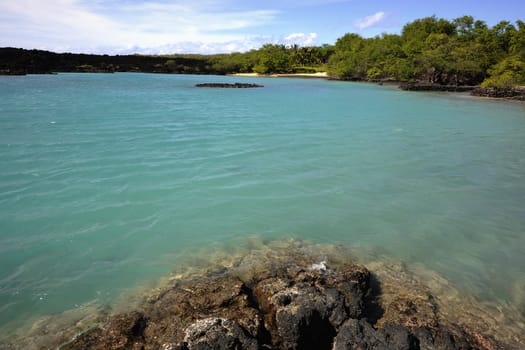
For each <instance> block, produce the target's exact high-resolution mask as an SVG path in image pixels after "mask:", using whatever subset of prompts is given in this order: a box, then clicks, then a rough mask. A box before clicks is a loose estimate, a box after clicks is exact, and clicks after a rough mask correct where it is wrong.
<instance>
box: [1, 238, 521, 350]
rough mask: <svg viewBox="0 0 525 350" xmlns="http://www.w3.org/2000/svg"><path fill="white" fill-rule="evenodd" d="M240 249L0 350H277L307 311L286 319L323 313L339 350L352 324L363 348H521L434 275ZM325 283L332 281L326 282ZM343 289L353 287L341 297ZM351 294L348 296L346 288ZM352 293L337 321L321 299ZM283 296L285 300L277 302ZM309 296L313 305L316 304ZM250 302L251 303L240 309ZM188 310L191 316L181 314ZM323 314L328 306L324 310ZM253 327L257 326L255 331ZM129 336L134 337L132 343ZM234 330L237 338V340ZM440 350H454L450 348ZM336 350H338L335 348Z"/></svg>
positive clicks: (271, 246) (495, 316)
mask: <svg viewBox="0 0 525 350" xmlns="http://www.w3.org/2000/svg"><path fill="white" fill-rule="evenodd" d="M242 245H244V247H243V248H239V247H238V246H235V247H232V248H229V249H219V251H217V247H214V248H211V247H210V248H208V249H209V250H210V252H211V251H213V252H214V254H207V255H206V252H205V251H204V250H205V249H204V250H203V251H202V252H200V253H204V254H203V256H206V259H204V260H205V261H203V258H202V256H200V255H201V254H199V257H193V255H191V254H189V253H188V257H189V258H190V259H188V260H187V261H186V263H185V264H181V265H180V266H178V267H177V269H176V270H175V271H173V273H171V274H169V275H167V276H165V277H164V278H162V279H161V280H160V281H158V283H157V284H156V285H155V286H151V285H150V286H147V287H146V286H145V287H144V289H143V290H142V291H141V292H140V293H138V294H131V296H130V295H128V294H126V295H123V296H122V300H125V303H126V304H125V305H122V306H120V307H117V306H115V308H113V309H108V308H107V307H106V308H100V307H97V306H96V305H88V306H86V309H85V310H83V311H84V315H83V316H75V315H74V314H72V313H69V314H67V312H66V313H64V314H65V315H62V317H60V315H55V316H50V317H49V318H43V319H42V320H40V321H39V322H36V323H35V324H34V325H33V326H31V327H30V328H29V329H25V330H20V332H19V333H18V336H17V337H14V338H12V339H10V340H9V342H8V343H3V342H0V348H2V349H3V348H6V349H39V348H41V347H42V346H46V347H52V348H56V347H59V348H61V349H76V348H92V349H103V348H107V347H108V346H115V345H116V344H121V345H122V344H127V345H125V346H122V347H120V348H128V347H129V346H128V345H131V344H132V343H140V344H142V345H143V346H144V349H154V348H159V347H160V346H163V345H165V344H169V347H167V348H169V349H191V348H192V347H191V346H189V345H188V344H190V343H191V342H194V343H195V342H198V341H201V340H202V339H201V338H199V339H201V340H199V339H196V338H192V336H193V335H195V333H194V332H193V331H192V330H196V329H200V330H201V331H203V332H204V333H205V334H207V336H208V338H207V339H208V340H209V339H212V338H213V334H215V335H218V337H219V338H218V339H222V338H224V337H223V336H224V334H223V333H220V332H222V331H224V330H227V331H228V332H230V331H231V332H233V334H237V335H239V334H245V335H246V334H248V335H250V336H249V337H248V338H243V336H240V335H239V336H240V337H241V338H242V339H244V340H243V341H246V342H247V343H246V344H252V345H253V344H254V341H255V340H256V341H257V342H258V344H259V346H261V345H263V346H271V347H272V348H275V349H278V348H282V347H283V346H284V345H283V344H284V343H286V342H293V341H299V342H301V340H300V339H303V338H304V337H303V335H304V334H305V332H304V330H301V331H298V330H296V331H293V329H294V328H293V327H294V326H293V324H294V323H293V322H292V323H291V324H289V323H281V325H280V326H279V325H278V324H276V323H275V322H277V321H276V320H278V318H276V317H277V316H276V315H278V314H279V313H280V312H282V313H284V314H287V312H288V311H290V310H292V309H293V310H296V309H297V310H307V309H308V308H310V309H311V310H312V311H311V312H306V311H305V313H304V314H302V313H301V314H295V313H292V314H289V316H290V317H291V318H290V320H292V321H293V320H294V317H296V316H297V317H299V316H300V315H303V316H304V315H311V314H312V312H313V314H316V312H317V313H319V314H324V313H323V312H328V314H326V315H329V314H330V315H332V316H326V317H327V318H326V320H327V321H326V322H329V323H330V324H331V326H327V325H328V323H321V324H324V325H325V326H327V327H328V328H326V329H327V330H330V332H329V333H330V334H333V338H331V339H329V340H327V341H328V343H330V344H335V343H336V339H339V340H338V341H339V344H341V342H342V341H343V338H342V337H343V335H342V334H346V333H344V332H343V333H341V332H342V331H343V330H345V329H346V330H348V325H349V324H353V323H356V322H358V323H359V324H360V325H361V326H362V327H365V329H367V332H368V333H366V334H357V335H355V336H356V337H357V338H356V339H358V340H359V341H364V342H366V341H368V340H367V339H368V338H367V337H368V336H375V337H379V338H380V339H383V338H381V337H383V336H385V334H391V335H395V336H396V337H399V336H401V337H405V338H406V339H417V340H418V341H420V342H422V341H423V342H424V341H427V340H425V339H426V338H424V337H423V338H421V337H422V334H423V333H425V332H427V333H428V332H430V333H428V334H432V337H433V339H441V338H440V337H442V335H443V334H445V335H447V334H448V335H447V336H450V337H452V338H454V339H455V340H457V341H458V342H467V343H469V344H471V345H473V346H474V347H475V348H477V349H487V350H488V349H498V348H505V349H519V346H518V345H517V344H520V342H525V323H524V320H522V319H520V318H519V313H516V310H515V309H508V310H507V309H506V307H502V306H497V305H494V306H491V305H489V304H485V303H480V302H479V301H477V300H476V299H475V298H472V297H471V296H469V295H466V294H464V293H463V292H462V291H461V290H458V289H456V288H455V287H454V286H453V285H452V284H450V282H448V281H447V280H445V279H444V278H443V277H442V276H440V275H439V274H437V273H435V272H432V271H428V270H425V269H424V268H423V267H421V266H408V267H407V266H405V265H404V264H403V263H401V262H395V261H391V260H389V259H384V258H383V257H380V256H374V257H369V258H367V259H365V260H363V259H362V258H361V259H360V258H357V257H356V256H355V253H356V252H357V251H358V249H356V248H351V247H346V246H341V245H332V244H314V243H310V242H306V241H302V240H297V239H285V240H270V241H259V240H250V239H248V240H247V241H245V242H243V244H242ZM224 248H226V247H224ZM352 249H353V250H352ZM192 257H193V258H192ZM192 259H193V260H192ZM331 276H338V277H337V278H335V277H334V278H335V279H331V278H332V277H331ZM352 276H353V277H352ZM356 276H357V277H356ZM367 276H368V277H367ZM283 278H284V280H283ZM356 278H357V280H356ZM322 281H324V282H322ZM330 281H332V282H330ZM334 281H339V282H337V283H336V282H334ZM341 281H346V282H344V283H347V282H348V283H350V284H349V285H348V284H345V285H346V286H347V287H345V288H344V289H339V287H338V286H339V285H340V284H338V283H343V282H341ZM352 281H354V282H352ZM283 283H284V284H283ZM331 283H335V284H333V285H332V284H331ZM355 283H357V284H355ZM286 285H288V286H295V287H293V288H291V289H286V288H285V287H283V286H286ZM350 285H354V287H351V288H350V287H349V286H350ZM264 286H266V287H264ZM271 286H274V287H275V288H277V289H275V290H274V289H273V288H274V287H271ZM316 286H317V287H316ZM232 288H233V289H232ZM268 288H269V289H268ZM283 288H284V289H283ZM312 288H313V289H312ZM348 288H350V289H349V290H352V293H351V294H349V295H347V296H346V297H345V298H347V299H345V300H346V301H345V302H344V303H346V304H348V305H354V306H353V307H354V308H355V309H354V311H355V312H354V314H352V315H349V314H345V312H348V311H341V310H340V311H338V312H336V311H334V310H336V309H337V307H336V305H335V304H333V305H332V304H330V302H328V300H329V299H330V298H328V299H327V294H325V293H326V292H327V291H328V290H333V291H338V292H337V293H339V294H337V295H344V293H345V292H343V291H344V290H348ZM356 288H357V289H356ZM264 290H268V291H269V292H264ZM271 290H274V291H273V292H272V291H271ZM285 290H288V292H287V293H288V294H286V293H284V294H283V293H281V292H283V291H285ZM189 291H191V293H190V292H189ZM135 293H136V291H135ZM261 293H262V294H261ZM267 293H270V294H268V295H267ZM290 293H291V294H290ZM330 293H333V292H329V294H328V295H332V294H330ZM341 293H342V294H341ZM356 293H357V294H356ZM264 295H267V297H268V298H269V299H268V300H274V302H276V300H281V299H280V298H285V299H287V298H291V299H289V300H291V304H289V303H288V302H286V303H284V304H282V305H281V304H272V305H274V306H272V307H269V306H268V305H267V304H265V302H264V301H263V300H266V299H265V298H266V297H264V298H263V296H264ZM297 295H299V296H301V295H302V297H300V298H299V297H297ZM312 295H314V296H315V298H314V299H313V301H312V299H311V296H312ZM251 298H253V300H252V299H251ZM348 298H349V299H348ZM130 300H133V302H131V303H130ZM247 300H252V301H250V302H249V303H248V304H246V301H247ZM283 300H284V299H283ZM287 300H288V299H287ZM294 300H295V301H294ZM316 300H317V301H316ZM330 300H331V299H330ZM341 302H342V301H341ZM287 303H288V304H287ZM327 303H328V304H327ZM184 305H193V306H191V308H189V309H187V308H186V307H185V306H184ZM199 305H201V306H199ZM289 305H290V307H291V306H293V308H290V307H288V306H289ZM323 305H325V306H326V305H332V306H330V307H328V309H324V306H323ZM410 305H412V306H410ZM305 308H306V309H305ZM272 310H274V311H272ZM279 310H281V311H279ZM316 310H317V311H316ZM323 310H325V311H323ZM326 310H332V311H326ZM403 310H404V311H403ZM341 312H342V313H341ZM335 314H337V315H339V316H337V317H336V316H335ZM294 315H295V316H294ZM298 315H299V316H298ZM341 315H342V316H341ZM344 315H346V316H344ZM303 316H300V317H299V319H301V317H303ZM409 316H410V317H409ZM305 317H306V316H305ZM334 319H337V320H338V321H334ZM254 320H258V321H257V322H256V324H254V323H253V322H255V321H254ZM308 320H309V319H303V321H304V322H306V323H305V324H312V322H313V324H317V325H318V326H319V325H320V324H318V323H316V322H318V321H315V320H309V321H308ZM303 321H301V322H303ZM287 322H288V321H287ZM323 322H325V321H323ZM392 326H395V327H394V329H395V331H393V330H392V328H391V327H392ZM174 327H175V328H174ZM221 327H222V328H221ZM239 327H240V328H239ZM283 327H284V328H283ZM286 327H288V328H289V327H291V328H289V331H290V332H292V333H293V334H296V335H297V339H295V340H294V339H287V338H286V334H287V333H288V332H285V333H283V332H281V330H282V329H288V328H286ZM314 328H315V327H314ZM131 329H135V331H133V332H136V334H135V333H133V332H131ZM239 329H241V330H242V332H241V333H235V332H237V331H238V330H239ZM236 330H237V331H236ZM310 331H314V330H310ZM130 332H131V333H130ZM210 332H211V333H210ZM213 332H219V333H213ZM231 332H230V333H231ZM294 332H295V333H294ZM334 332H335V333H334ZM385 332H386V333H385ZM388 332H391V333H388ZM392 332H394V333H392ZM421 332H423V333H421ZM268 333H269V335H268ZM133 334H135V335H133ZM137 334H139V335H137ZM264 334H266V335H264ZM425 334H426V333H425ZM301 337H303V338H301ZM407 337H408V338H407ZM239 339H240V338H239ZM254 339H255V340H254ZM345 339H346V338H345ZM429 339H430V338H429ZM216 340H217V339H216ZM347 340H348V339H347ZM347 340H345V341H347ZM188 342H190V343H188ZM283 342H284V343H283ZM185 343H186V345H185ZM328 343H327V344H328ZM86 344H91V345H90V346H86ZM210 344H212V345H213V344H214V343H210ZM286 344H288V343H286ZM290 344H291V343H290ZM483 344H485V345H486V346H484V345H483ZM179 345H180V346H179ZM215 345H217V344H215ZM317 345H319V344H317ZM325 345H326V344H325ZM427 345H429V346H431V347H430V348H434V347H433V346H436V347H437V346H438V344H434V343H432V344H430V343H429V344H427ZM441 345H443V344H441ZM500 345H501V347H500ZM443 346H444V347H442V348H444V349H449V348H450V349H452V347H447V344H444V345H443ZM247 347H248V348H250V346H247ZM284 347H286V346H284ZM324 347H325V346H321V348H324ZM117 348H119V347H117ZM254 349H255V347H254ZM333 349H336V347H335V345H334V347H333Z"/></svg>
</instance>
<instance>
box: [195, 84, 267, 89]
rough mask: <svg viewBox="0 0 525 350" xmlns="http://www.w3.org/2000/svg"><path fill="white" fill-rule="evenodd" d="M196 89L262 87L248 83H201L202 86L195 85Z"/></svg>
mask: <svg viewBox="0 0 525 350" xmlns="http://www.w3.org/2000/svg"><path fill="white" fill-rule="evenodd" d="M195 86H196V87H204V88H222V89H250V88H261V87H264V85H259V84H249V83H234V84H229V83H202V84H195Z"/></svg>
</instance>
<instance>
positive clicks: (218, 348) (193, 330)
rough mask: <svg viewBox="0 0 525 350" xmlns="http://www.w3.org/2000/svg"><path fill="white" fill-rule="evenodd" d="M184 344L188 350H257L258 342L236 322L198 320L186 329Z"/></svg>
mask: <svg viewBox="0 0 525 350" xmlns="http://www.w3.org/2000/svg"><path fill="white" fill-rule="evenodd" d="M185 332H186V336H185V337H184V344H185V346H186V348H187V349H188V350H208V349H209V350H211V349H214V350H222V349H224V350H231V349H238V350H242V349H246V350H257V349H258V348H259V345H258V343H257V340H256V339H255V338H253V337H251V336H249V335H248V334H247V333H246V332H245V331H244V330H243V329H242V327H241V326H240V325H239V324H238V323H237V322H234V321H231V320H227V319H223V318H206V319H202V320H197V321H196V322H194V323H192V324H191V325H190V326H189V327H188V328H186V331H185Z"/></svg>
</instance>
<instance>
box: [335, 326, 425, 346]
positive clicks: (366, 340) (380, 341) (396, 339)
mask: <svg viewBox="0 0 525 350" xmlns="http://www.w3.org/2000/svg"><path fill="white" fill-rule="evenodd" d="M416 344H417V343H416V340H415V339H413V337H412V336H411V335H410V334H409V332H408V331H407V329H406V328H404V327H402V326H399V325H387V326H385V327H384V328H382V329H379V330H376V329H374V328H373V327H372V325H370V324H369V323H368V322H366V321H365V320H363V319H361V320H356V319H349V320H348V321H346V322H345V323H344V324H343V326H342V327H341V328H340V330H339V333H338V334H337V337H336V338H335V340H334V345H333V348H332V349H333V350H350V349H355V350H389V349H397V350H411V349H416V346H417V345H416Z"/></svg>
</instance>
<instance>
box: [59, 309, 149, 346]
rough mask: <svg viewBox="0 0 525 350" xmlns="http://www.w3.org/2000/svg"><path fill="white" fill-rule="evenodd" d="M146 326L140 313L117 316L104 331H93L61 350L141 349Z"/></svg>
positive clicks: (97, 329)
mask: <svg viewBox="0 0 525 350" xmlns="http://www.w3.org/2000/svg"><path fill="white" fill-rule="evenodd" d="M146 324H147V321H146V319H145V318H144V315H143V314H142V313H140V312H136V311H133V312H130V313H126V314H120V315H116V316H114V317H113V318H111V320H110V321H109V322H108V323H107V324H106V325H105V327H103V328H102V329H100V328H96V329H93V330H92V331H90V332H88V333H85V334H83V335H81V336H79V337H78V338H76V339H75V340H73V341H72V342H71V343H69V344H66V345H64V346H63V347H61V349H101V350H102V349H141V348H142V343H143V340H144V339H143V331H144V328H145V327H146Z"/></svg>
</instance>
